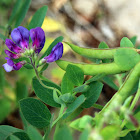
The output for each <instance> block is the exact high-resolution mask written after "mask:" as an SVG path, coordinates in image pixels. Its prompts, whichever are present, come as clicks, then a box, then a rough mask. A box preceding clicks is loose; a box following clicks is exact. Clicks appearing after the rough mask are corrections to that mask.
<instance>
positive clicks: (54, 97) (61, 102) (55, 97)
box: [53, 89, 64, 104]
mask: <svg viewBox="0 0 140 140" xmlns="http://www.w3.org/2000/svg"><path fill="white" fill-rule="evenodd" d="M53 99H54V101H55V102H56V103H58V104H63V103H64V102H63V101H62V100H61V99H60V98H59V97H58V95H57V92H56V90H55V89H54V90H53Z"/></svg>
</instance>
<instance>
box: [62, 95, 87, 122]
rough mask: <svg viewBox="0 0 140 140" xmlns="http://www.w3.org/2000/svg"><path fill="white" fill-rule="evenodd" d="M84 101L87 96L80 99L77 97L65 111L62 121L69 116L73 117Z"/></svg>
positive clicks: (81, 96)
mask: <svg viewBox="0 0 140 140" xmlns="http://www.w3.org/2000/svg"><path fill="white" fill-rule="evenodd" d="M84 101H85V96H84V95H80V96H79V97H77V98H76V100H75V101H74V102H73V103H72V104H70V105H69V106H68V108H67V110H66V111H65V113H64V115H63V117H62V119H65V118H67V117H68V116H69V115H71V114H72V113H73V112H74V111H75V110H76V109H77V108H78V107H79V106H80V105H81V104H82V103H83V102H84Z"/></svg>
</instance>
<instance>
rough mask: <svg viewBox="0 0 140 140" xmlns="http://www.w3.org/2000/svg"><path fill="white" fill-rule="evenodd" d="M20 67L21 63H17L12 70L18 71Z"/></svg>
mask: <svg viewBox="0 0 140 140" xmlns="http://www.w3.org/2000/svg"><path fill="white" fill-rule="evenodd" d="M22 66H23V65H22V63H21V62H18V63H16V64H15V65H14V66H13V69H14V70H19V69H20V68H21V67H22Z"/></svg>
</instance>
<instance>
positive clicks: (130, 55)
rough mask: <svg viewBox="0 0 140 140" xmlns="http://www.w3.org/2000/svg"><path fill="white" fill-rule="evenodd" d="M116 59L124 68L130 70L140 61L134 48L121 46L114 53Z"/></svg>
mask: <svg viewBox="0 0 140 140" xmlns="http://www.w3.org/2000/svg"><path fill="white" fill-rule="evenodd" d="M114 61H115V63H116V64H117V65H118V66H119V67H121V68H122V69H123V70H130V69H131V68H133V67H134V66H135V65H136V64H137V63H138V62H139V61H140V57H139V54H138V53H137V52H136V51H135V50H133V49H126V48H120V49H118V50H117V51H116V53H115V55H114Z"/></svg>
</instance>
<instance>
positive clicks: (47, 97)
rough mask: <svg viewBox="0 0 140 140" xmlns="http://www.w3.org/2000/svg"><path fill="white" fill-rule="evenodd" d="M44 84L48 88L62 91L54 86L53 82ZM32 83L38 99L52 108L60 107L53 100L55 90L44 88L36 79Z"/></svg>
mask: <svg viewBox="0 0 140 140" xmlns="http://www.w3.org/2000/svg"><path fill="white" fill-rule="evenodd" d="M42 82H43V83H44V84H45V85H47V86H50V87H54V88H57V89H58V90H60V87H59V86H58V85H56V84H54V83H53V82H50V81H44V80H43V81H42ZM32 83H33V88H34V90H35V94H36V96H37V97H38V98H40V99H41V100H42V101H43V102H44V103H46V104H48V105H50V106H53V107H60V105H59V104H57V103H56V102H55V101H54V99H53V90H51V89H47V88H45V87H43V86H42V85H41V84H40V83H39V81H38V80H37V79H36V78H33V80H32Z"/></svg>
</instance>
